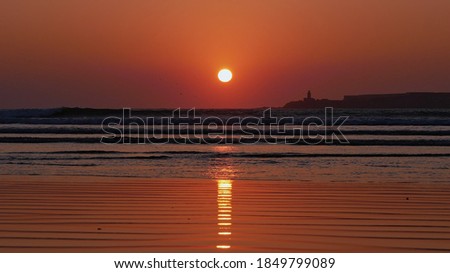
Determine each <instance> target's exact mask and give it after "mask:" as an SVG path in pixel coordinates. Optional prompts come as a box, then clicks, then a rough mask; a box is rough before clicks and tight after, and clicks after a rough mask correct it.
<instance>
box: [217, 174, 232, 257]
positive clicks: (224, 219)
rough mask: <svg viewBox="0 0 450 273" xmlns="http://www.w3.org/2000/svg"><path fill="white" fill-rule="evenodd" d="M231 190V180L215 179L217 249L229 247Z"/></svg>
mask: <svg viewBox="0 0 450 273" xmlns="http://www.w3.org/2000/svg"><path fill="white" fill-rule="evenodd" d="M232 190H233V181H231V180H217V225H218V227H219V231H218V232H217V234H218V235H219V237H220V239H219V240H220V244H218V245H217V246H216V248H218V249H229V248H231V245H230V244H229V242H230V240H231V234H232V232H231V226H232V223H231V219H232V208H233V206H232V204H231V200H232V198H233V195H232Z"/></svg>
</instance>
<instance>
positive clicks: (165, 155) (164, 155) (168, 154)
mask: <svg viewBox="0 0 450 273" xmlns="http://www.w3.org/2000/svg"><path fill="white" fill-rule="evenodd" d="M117 153H121V154H127V156H116V155H117ZM7 154H9V155H52V154H54V155H58V154H65V155H76V154H79V155H81V156H80V157H48V156H45V157H39V156H37V157H27V156H19V157H13V158H14V159H16V160H44V161H52V160H133V159H141V160H147V159H150V160H151V159H157V160H158V159H171V158H176V157H178V156H182V155H186V154H188V155H193V157H195V156H201V157H202V158H231V157H233V158H317V157H450V153H246V152H235V153H233V152H231V153H224V152H195V151H163V152H116V151H105V154H110V155H111V156H94V157H86V156H83V155H89V154H94V155H95V154H96V151H92V152H89V151H79V152H77V151H73V152H58V151H54V152H48V153H43V152H42V153H37V152H21V153H14V152H12V153H7ZM137 154H138V155H137ZM142 154H157V155H151V156H143V155H142ZM11 159H12V158H11V157H9V158H8V159H7V160H11Z"/></svg>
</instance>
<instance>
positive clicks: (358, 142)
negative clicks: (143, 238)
mask: <svg viewBox="0 0 450 273" xmlns="http://www.w3.org/2000/svg"><path fill="white" fill-rule="evenodd" d="M100 141H101V139H100V138H98V137H83V138H76V137H74V138H71V137H62V138H59V137H50V138H49V137H0V143H101V142H100ZM122 143H126V144H192V145H195V144H206V145H207V144H243V145H245V144H249V145H250V144H287V145H311V144H314V145H344V146H450V140H442V139H439V140H436V139H433V140H431V139H417V140H409V139H408V140H383V139H368V140H366V139H352V140H349V142H347V143H344V142H342V143H341V142H339V141H337V140H334V141H333V142H332V143H325V141H321V142H318V141H317V139H314V138H309V139H308V138H292V139H277V138H250V137H248V138H203V139H200V138H169V139H166V138H163V139H161V138H150V139H148V138H123V139H121V140H119V139H104V140H103V144H110V145H114V144H122Z"/></svg>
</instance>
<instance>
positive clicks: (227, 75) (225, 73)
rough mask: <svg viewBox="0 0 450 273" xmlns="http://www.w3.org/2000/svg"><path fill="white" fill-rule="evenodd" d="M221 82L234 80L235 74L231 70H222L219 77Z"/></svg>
mask: <svg viewBox="0 0 450 273" xmlns="http://www.w3.org/2000/svg"><path fill="white" fill-rule="evenodd" d="M217 77H218V78H219V80H220V81H221V82H229V81H231V79H232V78H233V73H231V71H230V70H229V69H222V70H220V71H219V74H218V75H217Z"/></svg>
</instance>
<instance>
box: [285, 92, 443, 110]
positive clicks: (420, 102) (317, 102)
mask: <svg viewBox="0 0 450 273" xmlns="http://www.w3.org/2000/svg"><path fill="white" fill-rule="evenodd" d="M324 107H335V108H359V109H384V108H385V109H391V108H401V109H414V108H428V109H439V108H450V93H446V92H408V93H395V94H369V95H352V96H344V98H343V99H342V100H329V99H315V98H313V97H312V95H311V91H308V93H307V95H306V97H305V98H304V99H303V100H298V101H291V102H288V103H286V104H285V105H284V108H297V109H315V108H324Z"/></svg>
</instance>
